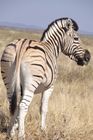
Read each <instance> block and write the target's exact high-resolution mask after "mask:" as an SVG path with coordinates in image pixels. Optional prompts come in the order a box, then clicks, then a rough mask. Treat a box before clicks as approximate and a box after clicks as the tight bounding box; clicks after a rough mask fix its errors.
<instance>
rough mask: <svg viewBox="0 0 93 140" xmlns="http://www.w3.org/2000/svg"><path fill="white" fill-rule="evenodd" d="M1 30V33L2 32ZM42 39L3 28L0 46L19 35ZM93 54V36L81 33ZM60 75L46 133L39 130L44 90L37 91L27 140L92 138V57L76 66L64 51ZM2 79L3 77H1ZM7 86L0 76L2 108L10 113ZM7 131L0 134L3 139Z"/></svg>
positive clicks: (50, 108)
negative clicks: (42, 91)
mask: <svg viewBox="0 0 93 140" xmlns="http://www.w3.org/2000/svg"><path fill="white" fill-rule="evenodd" d="M1 34H2V35H1ZM25 37H26V38H31V39H39V38H40V37H41V34H34V33H32V32H22V31H15V30H8V29H7V30H5V29H4V30H2V29H1V30H0V50H1V54H2V51H3V49H4V47H5V45H6V44H7V43H9V42H10V41H12V40H13V39H17V38H25ZM81 39H82V42H83V44H84V47H85V48H87V49H88V50H90V52H91V56H92V54H93V48H92V44H93V37H87V36H81ZM58 69H59V70H58V78H57V82H56V83H55V88H54V91H53V94H52V96H51V97H50V100H49V111H48V114H47V120H46V123H47V129H46V133H44V132H42V131H41V130H40V121H41V116H40V113H39V107H40V101H41V94H38V95H35V96H34V99H33V101H32V103H31V105H30V108H29V113H28V115H27V118H26V123H25V124H26V139H27V140H31V139H32V140H93V134H92V133H93V78H92V77H93V58H92V57H91V61H90V63H89V64H88V65H87V66H83V67H80V66H77V64H76V63H75V62H73V61H72V60H70V59H69V58H68V57H67V56H64V55H63V54H62V55H61V56H60V58H59V59H58ZM0 79H1V77H0ZM7 105H8V103H7V98H6V90H5V87H4V85H3V82H2V79H1V80H0V110H1V111H2V112H4V113H5V114H6V115H7V114H8V107H7ZM4 138H5V133H4V134H3V133H1V134H0V139H1V140H2V139H4Z"/></svg>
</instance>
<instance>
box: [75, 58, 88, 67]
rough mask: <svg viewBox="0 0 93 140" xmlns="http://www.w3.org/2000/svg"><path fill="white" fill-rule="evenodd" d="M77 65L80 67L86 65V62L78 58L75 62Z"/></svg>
mask: <svg viewBox="0 0 93 140" xmlns="http://www.w3.org/2000/svg"><path fill="white" fill-rule="evenodd" d="M76 62H77V64H78V65H80V66H83V65H87V64H88V62H87V61H85V60H83V59H81V58H79V59H78V60H76Z"/></svg>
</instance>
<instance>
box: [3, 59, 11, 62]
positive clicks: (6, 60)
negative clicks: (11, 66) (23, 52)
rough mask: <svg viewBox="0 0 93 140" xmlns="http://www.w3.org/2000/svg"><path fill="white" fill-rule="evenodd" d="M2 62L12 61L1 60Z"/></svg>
mask: <svg viewBox="0 0 93 140" xmlns="http://www.w3.org/2000/svg"><path fill="white" fill-rule="evenodd" d="M1 62H11V61H8V60H4V59H1Z"/></svg>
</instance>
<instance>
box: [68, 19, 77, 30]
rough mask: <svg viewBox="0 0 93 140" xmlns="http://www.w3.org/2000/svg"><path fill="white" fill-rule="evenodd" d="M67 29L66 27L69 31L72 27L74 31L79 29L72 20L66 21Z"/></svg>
mask: <svg viewBox="0 0 93 140" xmlns="http://www.w3.org/2000/svg"><path fill="white" fill-rule="evenodd" d="M67 27H68V29H69V28H70V27H73V29H74V30H75V31H78V29H79V27H78V25H77V23H76V21H74V20H73V19H68V22H67Z"/></svg>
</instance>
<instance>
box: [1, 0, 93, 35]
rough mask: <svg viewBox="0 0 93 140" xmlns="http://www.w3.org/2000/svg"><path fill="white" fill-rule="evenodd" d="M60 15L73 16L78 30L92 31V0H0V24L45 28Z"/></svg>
mask: <svg viewBox="0 0 93 140" xmlns="http://www.w3.org/2000/svg"><path fill="white" fill-rule="evenodd" d="M61 17H70V18H73V19H74V20H75V21H76V22H77V23H78V25H79V28H80V31H86V32H90V33H93V0H0V24H2V23H4V22H8V23H13V24H16V23H19V24H24V25H35V26H37V27H41V28H46V27H47V26H48V24H49V23H51V22H52V21H53V20H55V19H57V18H61Z"/></svg>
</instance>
